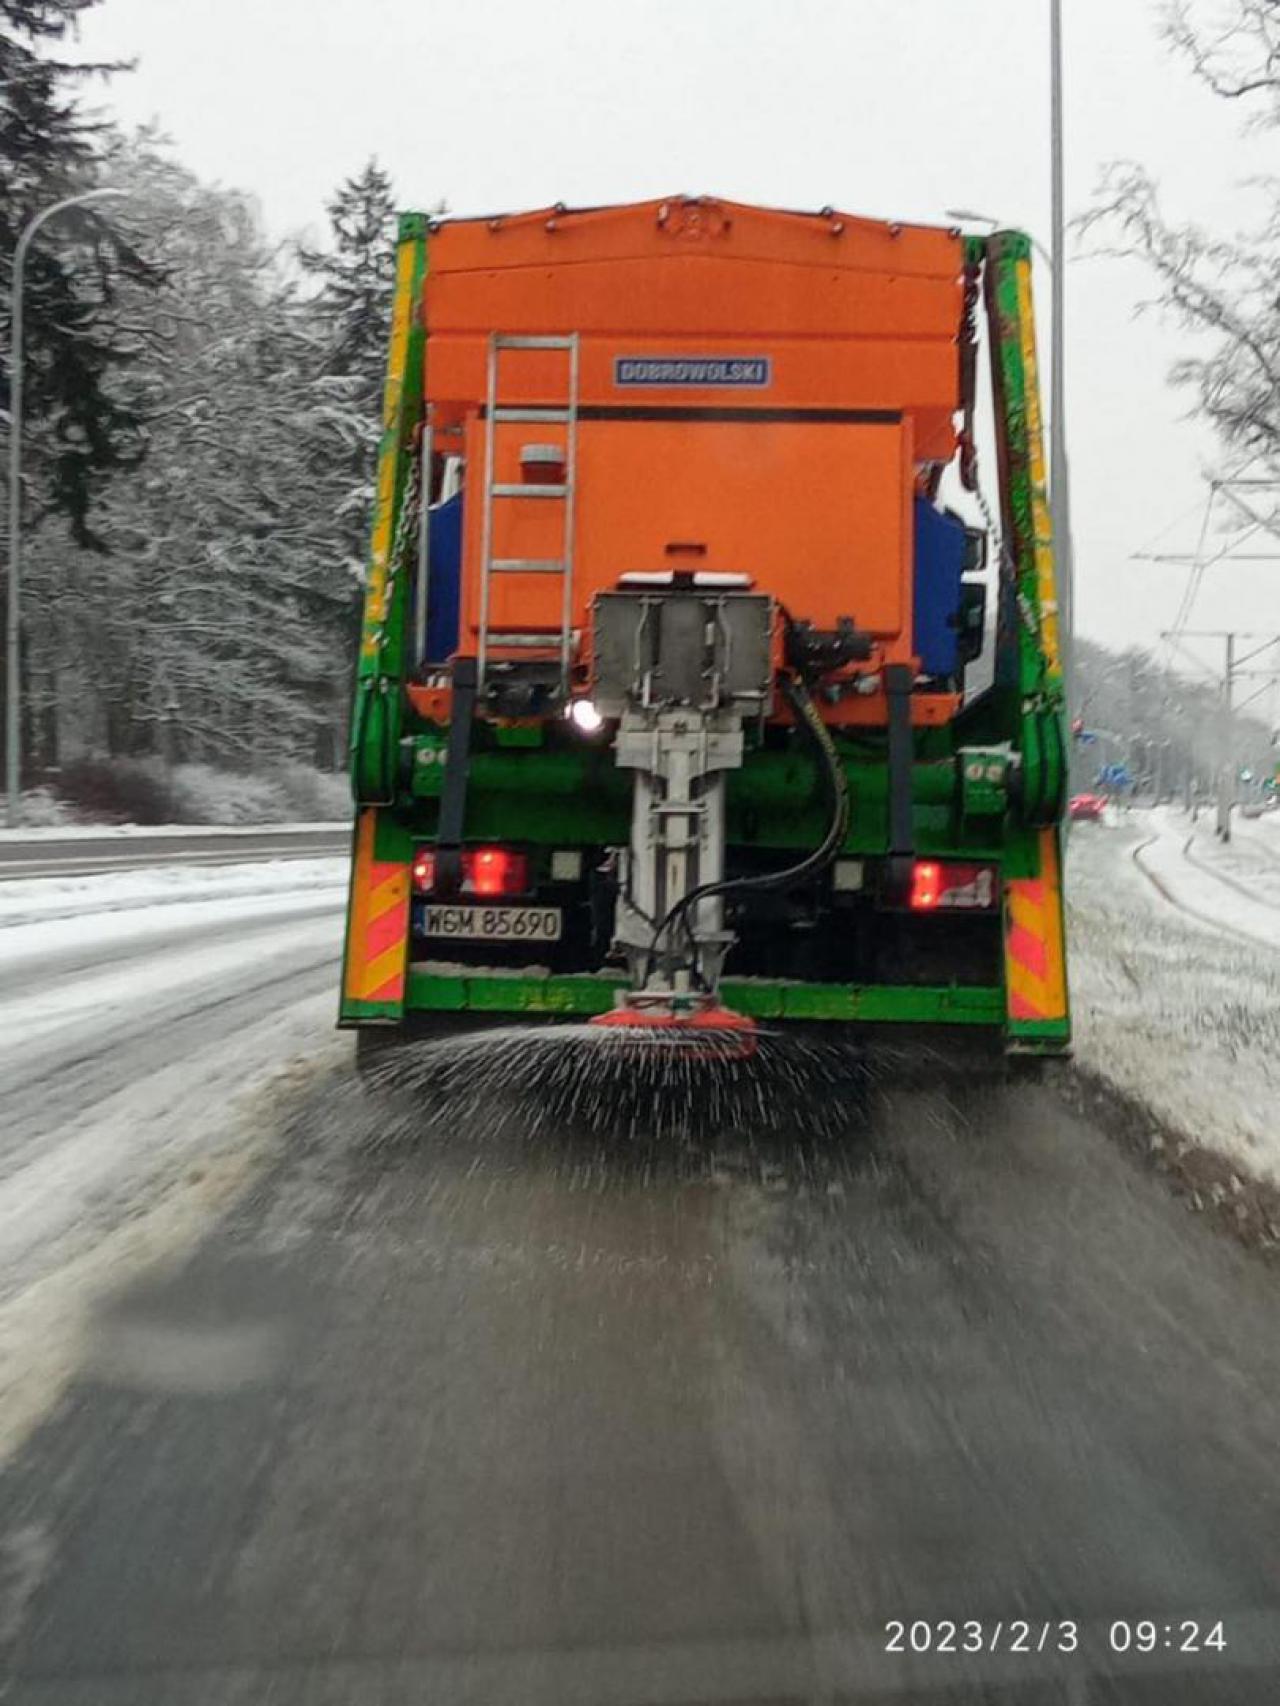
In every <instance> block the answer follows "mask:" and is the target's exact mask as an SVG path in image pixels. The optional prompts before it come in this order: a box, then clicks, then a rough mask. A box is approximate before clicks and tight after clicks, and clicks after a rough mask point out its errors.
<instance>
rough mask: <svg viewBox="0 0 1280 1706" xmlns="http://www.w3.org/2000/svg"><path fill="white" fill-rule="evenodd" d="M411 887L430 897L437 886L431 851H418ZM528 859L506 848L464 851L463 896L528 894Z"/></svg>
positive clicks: (434, 859)
mask: <svg viewBox="0 0 1280 1706" xmlns="http://www.w3.org/2000/svg"><path fill="white" fill-rule="evenodd" d="M413 886H414V890H415V891H416V893H418V894H430V893H431V892H432V890H433V889H434V888H435V886H436V855H435V849H434V848H433V847H420V848H419V849H418V851H417V853H416V854H415V855H414V860H413ZM528 889H529V859H528V856H527V855H526V854H524V853H515V852H513V851H512V850H511V848H509V847H465V848H464V849H463V852H462V892H463V894H469V895H474V896H475V897H476V898H477V899H480V900H494V899H496V898H500V897H501V896H503V895H514V894H527V893H528Z"/></svg>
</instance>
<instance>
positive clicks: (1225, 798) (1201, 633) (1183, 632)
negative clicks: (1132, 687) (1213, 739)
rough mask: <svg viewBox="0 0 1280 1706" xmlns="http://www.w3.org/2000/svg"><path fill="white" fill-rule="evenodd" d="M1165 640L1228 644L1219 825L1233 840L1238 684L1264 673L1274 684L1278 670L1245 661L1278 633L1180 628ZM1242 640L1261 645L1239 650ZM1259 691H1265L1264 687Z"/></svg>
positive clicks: (1223, 836)
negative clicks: (1247, 666) (1249, 666)
mask: <svg viewBox="0 0 1280 1706" xmlns="http://www.w3.org/2000/svg"><path fill="white" fill-rule="evenodd" d="M1160 638H1161V639H1162V640H1172V641H1174V642H1175V643H1176V642H1178V641H1181V640H1221V641H1223V642H1224V645H1225V667H1224V669H1223V673H1222V683H1221V689H1220V695H1219V700H1218V704H1219V707H1220V712H1221V715H1220V716H1219V719H1218V774H1217V789H1216V794H1217V808H1218V809H1217V822H1216V825H1215V829H1216V833H1217V835H1218V838H1219V839H1220V840H1222V841H1230V839H1231V810H1232V807H1233V806H1234V805H1235V798H1236V766H1235V758H1234V754H1233V748H1234V744H1235V737H1234V732H1233V730H1232V719H1233V717H1234V716H1235V711H1236V704H1235V685H1236V682H1237V681H1240V680H1242V679H1243V678H1244V677H1245V676H1253V675H1257V676H1261V677H1262V678H1263V680H1264V681H1266V682H1267V683H1269V684H1271V683H1274V682H1275V680H1276V671H1275V670H1274V669H1262V670H1247V669H1245V667H1244V666H1245V664H1247V663H1251V662H1252V661H1253V659H1254V658H1256V657H1261V655H1262V653H1263V652H1269V651H1270V650H1271V648H1272V647H1273V646H1277V645H1280V635H1278V634H1257V633H1249V634H1242V633H1240V632H1239V630H1238V629H1226V628H1198V629H1191V628H1176V629H1170V630H1167V631H1166V632H1165V633H1163V634H1161V636H1160ZM1240 640H1260V641H1261V642H1262V644H1261V645H1257V646H1254V648H1253V650H1252V651H1248V652H1245V653H1243V655H1242V654H1241V653H1239V652H1238V651H1237V650H1236V644H1237V642H1238V641H1240ZM1258 691H1259V692H1265V691H1266V689H1265V688H1260V689H1259V690H1258ZM1256 697H1257V694H1256V693H1254V694H1250V695H1249V698H1248V699H1245V700H1244V701H1242V704H1241V707H1240V708H1241V709H1243V708H1244V706H1245V705H1247V704H1249V703H1250V700H1252V699H1254V698H1256Z"/></svg>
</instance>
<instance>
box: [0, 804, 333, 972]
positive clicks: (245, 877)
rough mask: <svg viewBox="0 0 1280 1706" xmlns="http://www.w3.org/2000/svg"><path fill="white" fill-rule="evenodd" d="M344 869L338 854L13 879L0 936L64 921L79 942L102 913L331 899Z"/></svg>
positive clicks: (6, 887) (167, 924)
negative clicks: (265, 899)
mask: <svg viewBox="0 0 1280 1706" xmlns="http://www.w3.org/2000/svg"><path fill="white" fill-rule="evenodd" d="M148 833H152V832H150V831H148ZM179 833H189V832H181V831H180V832H179ZM349 868H350V861H349V860H347V859H344V858H334V859H264V860H262V861H261V862H260V863H254V864H247V865H203V866H192V865H155V866H143V867H142V868H140V869H138V870H132V871H111V872H106V873H103V874H100V875H97V876H89V877H32V878H29V879H25V880H24V879H18V880H16V881H13V882H5V883H3V884H0V939H3V933H4V932H5V931H6V930H8V929H13V928H16V927H19V926H24V925H41V926H46V925H53V924H56V923H57V922H58V921H59V920H65V921H67V922H70V923H73V924H74V928H75V931H76V932H78V934H77V935H76V936H75V939H76V940H81V939H83V933H84V931H85V930H87V929H90V928H95V929H96V928H98V927H99V926H100V923H101V919H100V915H102V914H110V913H116V912H137V911H140V910H143V909H146V908H151V907H161V908H165V909H170V908H173V907H184V906H187V905H190V904H193V903H208V902H211V901H235V900H245V899H248V898H252V897H265V896H279V897H281V899H282V900H283V899H285V898H289V897H294V896H298V895H305V896H308V897H310V898H311V899H314V898H315V897H316V896H317V895H321V894H332V895H333V896H334V898H335V903H336V902H337V900H338V899H339V898H340V897H341V895H342V894H344V893H345V890H346V883H347V876H348V871H349ZM177 921H178V915H177V914H175V913H172V912H170V911H166V913H165V917H164V920H163V923H162V926H161V927H163V928H172V927H173V926H174V924H175V923H176V922H177ZM55 940H56V937H54V936H48V935H47V934H46V935H45V936H44V937H43V938H42V942H43V943H45V944H48V945H52V944H53V943H54V941H55Z"/></svg>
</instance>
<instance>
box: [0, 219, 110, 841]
mask: <svg viewBox="0 0 1280 1706" xmlns="http://www.w3.org/2000/svg"><path fill="white" fill-rule="evenodd" d="M124 194H126V191H124V190H117V189H97V190H85V191H84V192H83V193H82V194H80V195H69V196H67V197H66V198H65V199H64V200H62V201H55V202H54V203H53V205H52V206H51V207H46V208H45V209H44V210H43V212H41V213H37V214H36V215H35V216H34V217H33V218H32V219H30V220H29V221H28V222H27V225H26V227H25V228H24V230H23V232H22V235H21V236H20V237H19V238H18V246H17V248H16V249H15V250H14V252H13V280H12V284H11V287H10V293H9V328H10V337H11V339H12V343H13V353H12V355H11V356H10V361H9V600H8V632H7V633H6V635H5V731H4V732H5V753H4V757H5V766H4V768H5V792H6V796H7V800H8V811H7V817H8V823H9V828H10V829H16V828H17V827H18V811H19V798H18V782H19V777H18V770H19V764H20V756H19V752H20V744H21V743H20V741H19V738H18V733H19V730H18V722H19V717H20V715H21V699H22V695H21V691H20V687H19V682H18V660H19V652H18V619H19V615H20V611H21V597H20V594H21V574H22V381H23V350H22V288H23V282H24V278H23V275H24V272H25V269H26V264H27V250H28V249H29V248H30V247H31V240H32V238H33V237H34V236H35V234H36V232H37V231H38V230H39V229H40V227H41V226H42V225H43V224H45V222H46V221H47V220H50V219H52V218H54V217H55V215H57V214H59V213H64V212H65V211H66V210H67V208H69V207H80V206H82V205H83V203H85V202H87V201H103V200H105V199H106V198H107V197H108V196H122V195H124Z"/></svg>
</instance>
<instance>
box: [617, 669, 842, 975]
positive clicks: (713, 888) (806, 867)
mask: <svg viewBox="0 0 1280 1706" xmlns="http://www.w3.org/2000/svg"><path fill="white" fill-rule="evenodd" d="M778 685H779V686H780V688H781V690H782V696H783V698H784V699H785V700H786V702H787V704H788V705H789V706H790V708H791V711H792V714H793V715H794V717H795V719H796V727H797V728H799V729H801V730H803V731H804V733H805V734H806V735H807V736H808V737H809V739H810V740H811V742H812V743H813V745H814V746H815V747H816V749H817V753H818V757H819V759H820V760H821V763H822V775H823V781H824V784H825V789H826V794H827V799H828V802H829V804H830V808H831V818H830V821H829V823H828V825H827V832H826V834H825V835H824V836H823V838H822V841H821V843H820V844H819V845H818V846H817V847H815V848H814V850H813V852H812V853H808V854H806V855H805V857H804V858H803V859H801V860H800V861H799V863H798V864H795V865H788V866H787V868H786V869H785V870H782V871H766V872H764V873H763V874H761V875H760V876H755V877H727V878H721V880H720V881H719V882H715V883H703V884H702V886H701V887H700V888H696V889H690V891H689V893H688V894H686V895H682V896H681V898H680V899H679V900H678V901H676V903H675V905H674V906H672V907H671V908H670V909H669V910H668V912H667V913H666V915H665V916H664V917H663V918H661V919H660V920H659V921H658V923H657V925H656V926H655V928H654V932H653V940H652V941H651V942H650V944H649V953H648V958H647V959H646V961H645V974H644V976H645V982H646V983H647V982H648V980H649V975H650V972H651V971H652V969H653V961H654V956H655V955H656V954H657V952H658V946H659V944H660V942H661V941H662V939H663V937H664V936H665V935H667V933H668V932H669V931H671V930H672V929H673V928H674V926H675V925H676V924H677V923H678V922H681V921H683V922H684V925H685V930H686V933H687V935H688V940H689V946H690V948H691V950H692V952H693V961H692V965H693V972H694V976H695V977H696V978H697V980H698V982H699V983H700V984H702V986H703V987H704V988H705V987H706V985H705V983H704V982H703V979H702V974H701V971H700V969H699V967H698V964H697V942H696V939H695V937H694V935H693V929H692V925H691V923H690V921H689V920H690V914H691V913H692V910H693V908H694V907H695V906H697V905H698V903H699V902H700V901H704V900H708V899H710V898H711V897H712V896H713V895H721V896H725V897H732V896H734V895H741V894H765V893H778V892H783V891H785V890H787V889H791V888H795V887H796V886H797V885H798V884H800V883H803V882H805V881H807V880H808V878H810V877H814V876H817V875H818V873H819V872H821V871H825V870H826V868H827V866H828V865H829V864H830V863H831V861H832V860H833V859H834V858H835V856H836V854H837V853H838V852H839V850H840V848H841V846H842V845H843V842H844V838H845V836H846V834H847V833H848V830H849V809H850V808H849V783H848V779H847V778H846V776H845V773H844V766H843V765H842V764H841V762H840V754H839V753H838V752H837V751H836V748H835V742H834V741H833V740H832V739H831V734H830V731H829V730H828V728H827V725H826V724H825V723H824V722H823V720H822V718H821V717H820V716H819V715H818V712H817V708H816V707H815V705H814V703H813V700H812V699H811V698H810V696H809V691H808V689H807V688H806V687H805V685H804V682H803V681H802V680H801V679H800V677H799V676H798V675H791V674H787V675H780V676H779V677H778Z"/></svg>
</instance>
